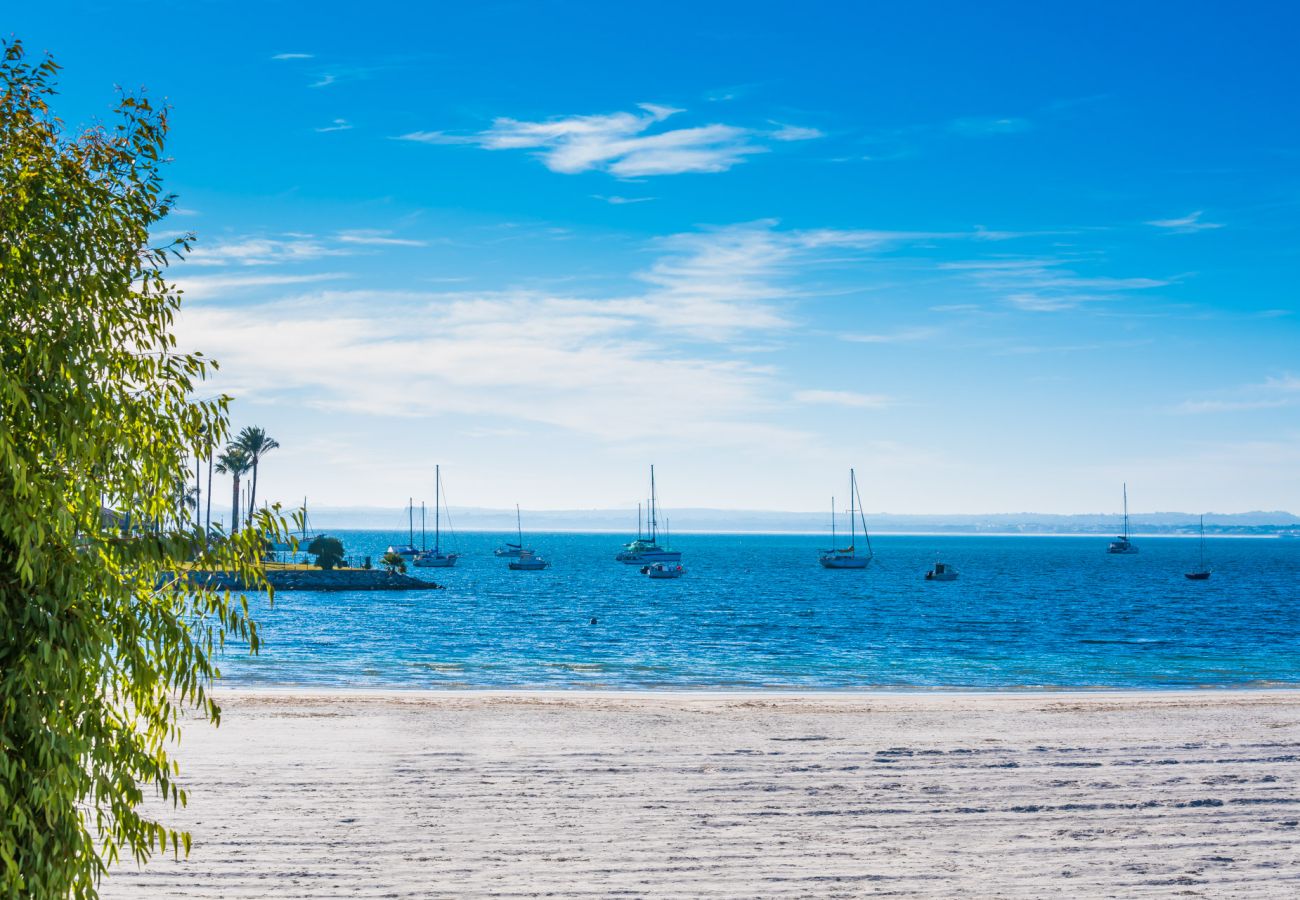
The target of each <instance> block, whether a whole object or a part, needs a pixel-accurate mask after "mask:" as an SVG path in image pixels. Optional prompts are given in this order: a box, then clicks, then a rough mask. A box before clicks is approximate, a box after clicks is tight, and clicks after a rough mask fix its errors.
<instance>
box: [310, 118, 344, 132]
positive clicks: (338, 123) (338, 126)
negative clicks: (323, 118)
mask: <svg viewBox="0 0 1300 900" xmlns="http://www.w3.org/2000/svg"><path fill="white" fill-rule="evenodd" d="M351 129H352V125H351V123H350V122H348V120H347V119H335V120H334V121H333V122H332V123H331V124H329V125H326V126H324V127H323V128H317V129H316V130H317V131H319V132H321V133H322V134H323V133H325V132H330V131H350V130H351Z"/></svg>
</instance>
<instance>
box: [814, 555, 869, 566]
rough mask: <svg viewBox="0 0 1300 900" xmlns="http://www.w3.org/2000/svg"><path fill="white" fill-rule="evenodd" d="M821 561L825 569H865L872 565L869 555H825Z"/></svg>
mask: <svg viewBox="0 0 1300 900" xmlns="http://www.w3.org/2000/svg"><path fill="white" fill-rule="evenodd" d="M819 562H821V564H822V568H824V569H865V568H866V567H867V566H869V565H871V557H869V556H823V557H822V558H821V559H820V560H819Z"/></svg>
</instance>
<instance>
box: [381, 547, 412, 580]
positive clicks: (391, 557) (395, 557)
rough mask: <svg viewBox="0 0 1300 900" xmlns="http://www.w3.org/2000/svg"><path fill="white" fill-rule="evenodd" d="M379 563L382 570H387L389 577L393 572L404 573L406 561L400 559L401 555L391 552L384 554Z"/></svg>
mask: <svg viewBox="0 0 1300 900" xmlns="http://www.w3.org/2000/svg"><path fill="white" fill-rule="evenodd" d="M379 561H380V562H381V563H383V565H384V568H385V569H387V570H388V574H389V575H392V574H393V573H394V572H405V571H406V560H405V559H403V558H402V554H400V553H394V552H393V551H392V550H389V551H388V552H387V553H385V554H384V556H383V558H382V559H380V560H379Z"/></svg>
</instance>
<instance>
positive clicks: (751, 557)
mask: <svg viewBox="0 0 1300 900" xmlns="http://www.w3.org/2000/svg"><path fill="white" fill-rule="evenodd" d="M333 534H334V535H335V536H337V537H339V538H340V539H341V540H342V541H343V542H344V544H345V547H346V549H347V552H348V553H349V555H352V556H357V555H370V556H372V557H373V559H374V560H375V562H376V564H377V563H378V560H379V557H380V556H382V555H383V552H384V549H385V548H386V547H387V546H388V545H389V544H396V543H405V542H406V533H405V532H400V533H399V532H392V533H388V532H381V531H340V532H333ZM510 537H511V535H504V534H495V533H494V534H489V533H462V534H458V535H456V536H455V538H454V540H452V541H451V549H456V550H459V552H461V553H462V554H463V555H462V557H461V559H460V561H459V562H458V564H457V565H456V566H455V567H454V568H451V569H410V570H409V571H410V573H411V574H413V575H415V576H416V577H420V578H425V579H429V580H431V581H436V582H437V584H438V585H439V587H438V588H437V589H433V588H431V589H429V590H415V591H401V592H330V593H312V592H280V593H278V594H277V595H276V597H275V600H274V603H273V604H270V605H268V603H267V602H266V601H265V599H255V600H254V601H253V602H252V604H251V605H252V612H253V615H254V618H255V619H256V621H257V622H258V624H259V627H260V634H261V637H262V642H263V643H262V646H261V649H260V652H259V653H258V654H257V655H256V656H253V655H250V654H248V652H247V649H246V647H241V646H240V645H238V644H236V643H231V644H228V646H227V648H226V651H225V652H224V654H223V656H222V657H221V659H220V667H221V669H222V673H223V678H222V682H221V683H222V685H223V686H224V687H234V688H239V687H245V688H247V687H299V688H345V689H369V690H374V689H429V688H433V689H443V690H468V689H506V688H510V689H552V690H557V691H563V690H575V689H584V690H700V691H705V690H725V691H750V690H754V691H757V690H798V691H807V690H828V691H843V690H885V691H915V690H981V691H1017V690H1045V689H1047V690H1058V689H1059V690H1085V689H1137V690H1156V689H1164V690H1167V689H1191V688H1207V687H1210V688H1249V687H1274V686H1295V685H1300V541H1296V540H1290V541H1288V540H1279V539H1276V538H1274V539H1262V538H1261V539H1246V538H1207V539H1206V542H1205V548H1206V561H1207V563H1208V564H1209V566H1210V567H1211V568H1212V569H1213V571H1214V574H1213V576H1212V577H1211V578H1210V579H1209V580H1208V581H1202V582H1194V581H1189V580H1187V579H1186V578H1184V577H1183V573H1184V572H1186V571H1190V570H1191V569H1193V568H1195V567H1196V565H1197V562H1198V542H1197V540H1196V539H1194V538H1190V539H1189V538H1180V537H1137V538H1135V543H1137V545H1138V546H1139V548H1140V553H1138V554H1135V555H1128V556H1117V555H1110V554H1107V553H1106V545H1107V542H1108V540H1107V538H1106V537H1104V536H1087V537H1056V536H1052V537H1047V536H1043V537H1039V536H1032V537H1031V536H973V535H971V536H967V535H960V536H955V535H944V536H931V535H879V536H873V537H872V547H873V549H874V552H875V560H874V562H873V563H872V564H871V566H870V567H869V568H868V569H866V570H857V571H854V570H848V571H835V570H826V569H823V568H822V567H821V566H820V565H819V564H818V562H817V555H818V549H819V548H820V547H821V546H824V544H825V541H826V538H824V537H818V536H816V535H793V534H761V535H755V534H744V535H740V534H682V535H680V536H679V535H673V539H672V546H673V549H676V550H680V551H682V554H683V557H682V563H683V565H684V566H685V567H686V570H687V571H686V574H685V575H684V576H683V577H682V578H680V579H676V580H652V579H649V578H647V577H646V576H644V575H642V574H641V573H640V572H639V570H638V567H636V566H631V565H625V564H622V563H619V562H616V561H615V559H614V556H615V554H616V553H617V552H618V551H619V549H621V545H622V544H623V543H624V542H626V541H627V540H629V539H630V538H629V537H628V536H622V535H616V534H575V533H554V534H547V533H539V534H525V543H526V544H527V545H529V546H532V547H534V548H536V550H537V551H538V552H539V553H540V554H541V555H543V556H544V557H546V558H547V559H548V560H550V561H551V563H552V565H551V567H550V568H549V569H546V570H544V571H540V572H513V571H510V570H509V569H508V568H507V565H506V564H507V560H505V559H500V558H497V557H495V556H493V554H492V550H493V548H494V547H496V546H498V545H499V544H500V543H501V542H502V541H503V540H506V539H508V538H510ZM416 540H417V544H418V542H419V537H418V535H417V539H416ZM858 546H859V549H861V548H862V547H863V544H862V543H859V545H858ZM444 549H447V545H446V544H444ZM936 561H941V562H945V563H949V564H951V565H952V566H954V567H955V568H956V569H957V570H958V571H959V572H960V577H959V579H958V580H957V581H953V582H927V581H926V580H925V573H926V571H927V570H928V569H930V568H931V567H932V566H933V564H934V563H935V562H936Z"/></svg>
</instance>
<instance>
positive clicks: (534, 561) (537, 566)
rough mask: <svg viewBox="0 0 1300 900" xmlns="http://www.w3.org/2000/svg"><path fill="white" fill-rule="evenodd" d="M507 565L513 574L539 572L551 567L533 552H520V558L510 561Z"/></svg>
mask: <svg viewBox="0 0 1300 900" xmlns="http://www.w3.org/2000/svg"><path fill="white" fill-rule="evenodd" d="M507 565H508V566H509V568H510V571H512V572H539V571H541V570H542V569H545V568H546V567H547V566H549V565H550V563H549V562H548V561H547V560H544V559H542V558H541V557H540V556H538V555H537V554H536V553H534V552H533V551H532V550H520V551H519V557H518V558H517V559H512V560H510V562H509V563H507Z"/></svg>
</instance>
